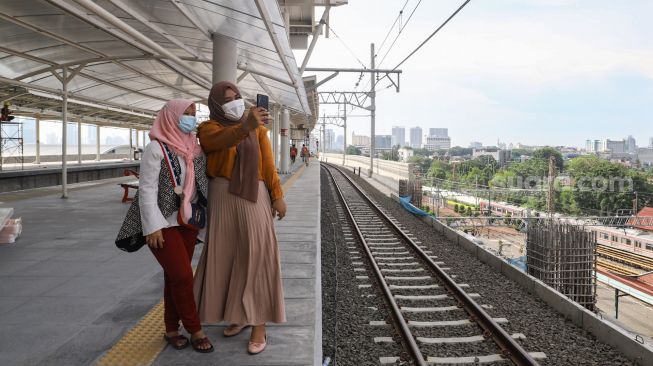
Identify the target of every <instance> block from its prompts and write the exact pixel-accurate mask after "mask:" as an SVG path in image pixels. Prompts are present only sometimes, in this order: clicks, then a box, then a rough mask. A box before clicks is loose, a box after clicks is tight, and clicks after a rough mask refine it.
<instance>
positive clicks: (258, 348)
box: [247, 334, 268, 355]
mask: <svg viewBox="0 0 653 366" xmlns="http://www.w3.org/2000/svg"><path fill="white" fill-rule="evenodd" d="M267 345H268V335H267V334H266V335H265V340H264V341H263V343H258V342H249V344H247V353H249V354H250V355H256V354H259V353H261V352H263V351H264V350H265V346H267Z"/></svg>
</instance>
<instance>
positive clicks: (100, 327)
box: [0, 164, 321, 366]
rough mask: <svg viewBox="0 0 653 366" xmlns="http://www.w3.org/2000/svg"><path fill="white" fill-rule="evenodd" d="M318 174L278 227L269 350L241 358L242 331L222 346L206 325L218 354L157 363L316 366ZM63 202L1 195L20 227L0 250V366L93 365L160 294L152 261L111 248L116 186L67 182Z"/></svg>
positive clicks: (291, 197)
mask: <svg viewBox="0 0 653 366" xmlns="http://www.w3.org/2000/svg"><path fill="white" fill-rule="evenodd" d="M298 167H299V165H298V164H296V166H295V168H298ZM319 173H320V171H319V166H318V164H312V165H311V166H309V167H308V168H306V169H304V170H303V172H302V174H301V176H300V177H299V179H297V180H296V181H295V182H294V184H293V186H292V188H291V189H290V190H289V191H288V192H287V193H286V198H287V202H288V215H287V216H286V218H285V219H284V220H283V221H277V234H278V237H279V242H280V249H281V257H282V271H283V277H284V288H285V293H286V299H287V317H288V323H287V324H284V325H278V326H271V327H270V328H269V332H268V334H269V342H270V346H269V349H267V350H266V351H265V353H264V354H262V355H260V356H254V357H253V356H249V355H247V353H246V351H245V347H246V343H247V338H246V337H247V335H246V334H243V335H242V336H241V337H234V338H232V339H229V340H228V341H227V340H225V339H224V338H222V337H220V336H218V334H219V333H220V327H219V326H213V327H207V330H208V334H209V335H210V337H211V338H212V339H213V340H214V341H215V343H216V348H217V351H216V352H214V353H213V354H210V355H200V354H196V353H194V352H192V351H190V350H185V351H187V352H173V351H169V350H165V351H164V352H163V353H162V354H161V355H160V356H159V358H158V359H157V360H156V364H159V365H173V364H174V365H183V364H194V365H202V364H206V365H215V364H229V365H238V364H247V365H252V364H258V365H281V364H283V365H311V364H314V362H316V360H317V362H320V363H321V359H320V358H321V328H320V327H321V318H320V316H321V311H315V309H316V308H317V309H320V303H319V301H320V295H319V289H320V284H319V273H320V266H319V258H318V254H319V209H320V197H319V194H320V188H319V183H320V180H319ZM287 178H288V177H284V180H285V179H287ZM69 196H70V198H68V199H66V200H62V199H61V198H60V191H59V190H58V189H56V188H46V189H37V190H32V191H28V192H23V193H21V194H8V195H0V202H3V204H2V206H3V207H14V209H15V216H21V217H22V218H23V225H24V230H23V235H22V236H21V237H20V238H19V239H18V240H17V242H16V243H15V244H9V245H0V326H1V327H2V328H3V331H2V332H0V365H12V366H17V365H66V366H69V365H91V364H94V363H95V362H96V361H97V360H98V359H99V358H100V357H101V356H102V355H103V354H104V353H105V352H106V351H107V350H109V349H110V348H111V347H112V346H113V345H114V344H115V343H116V342H117V341H118V340H119V339H120V338H121V337H122V336H123V335H124V334H125V333H126V331H128V330H129V329H130V328H131V327H133V326H134V324H136V323H137V322H138V321H139V320H140V319H141V318H142V317H143V316H144V315H145V314H146V313H147V312H148V311H149V310H150V309H151V308H152V307H153V306H154V305H155V304H156V303H158V302H159V301H160V299H161V297H162V287H163V275H162V271H161V268H160V267H159V265H158V263H157V262H156V261H155V260H154V258H153V257H152V254H151V253H150V252H149V251H148V250H147V249H145V248H144V249H143V250H140V251H138V252H136V253H124V252H121V251H120V250H118V249H116V247H115V245H114V243H113V241H114V239H115V236H116V233H117V231H118V229H119V227H120V224H121V223H122V220H123V218H124V214H125V212H126V210H127V208H128V205H127V204H122V203H121V202H120V198H121V197H122V190H121V188H120V187H119V186H118V185H117V184H116V180H111V181H99V182H94V183H84V184H80V185H73V186H71V187H70V195H69ZM200 251H201V246H198V248H197V250H196V259H197V257H198V256H199V252H200Z"/></svg>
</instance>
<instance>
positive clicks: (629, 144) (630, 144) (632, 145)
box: [626, 136, 637, 154]
mask: <svg viewBox="0 0 653 366" xmlns="http://www.w3.org/2000/svg"><path fill="white" fill-rule="evenodd" d="M626 152H627V153H629V154H637V141H635V138H634V137H633V136H628V138H627V139H626Z"/></svg>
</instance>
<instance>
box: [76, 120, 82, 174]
mask: <svg viewBox="0 0 653 366" xmlns="http://www.w3.org/2000/svg"><path fill="white" fill-rule="evenodd" d="M77 164H80V165H81V164H82V123H81V122H77Z"/></svg>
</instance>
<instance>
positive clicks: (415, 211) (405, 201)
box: [399, 196, 429, 216]
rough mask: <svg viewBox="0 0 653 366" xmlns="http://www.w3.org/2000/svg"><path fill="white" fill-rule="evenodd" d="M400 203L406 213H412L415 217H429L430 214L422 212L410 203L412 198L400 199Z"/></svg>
mask: <svg viewBox="0 0 653 366" xmlns="http://www.w3.org/2000/svg"><path fill="white" fill-rule="evenodd" d="M399 202H400V203H401V207H403V208H404V209H405V210H406V211H408V212H410V213H412V214H413V215H417V216H429V214H428V213H426V212H424V211H422V210H420V209H419V208H417V207H415V206H413V204H411V203H410V196H404V197H399Z"/></svg>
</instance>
